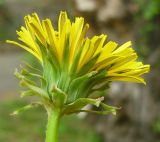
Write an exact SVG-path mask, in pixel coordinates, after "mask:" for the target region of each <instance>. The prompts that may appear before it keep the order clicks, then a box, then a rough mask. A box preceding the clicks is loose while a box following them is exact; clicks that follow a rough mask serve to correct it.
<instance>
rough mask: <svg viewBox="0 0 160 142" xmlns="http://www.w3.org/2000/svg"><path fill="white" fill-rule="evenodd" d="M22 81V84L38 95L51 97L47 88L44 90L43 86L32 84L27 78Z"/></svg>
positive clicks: (46, 97)
mask: <svg viewBox="0 0 160 142" xmlns="http://www.w3.org/2000/svg"><path fill="white" fill-rule="evenodd" d="M20 83H21V85H22V86H25V87H28V88H29V89H30V90H32V91H33V92H35V94H37V95H38V96H40V97H42V98H44V99H49V96H48V93H47V92H46V91H45V90H43V89H41V88H39V87H37V86H35V85H32V84H30V83H28V82H27V81H25V80H21V82H20Z"/></svg>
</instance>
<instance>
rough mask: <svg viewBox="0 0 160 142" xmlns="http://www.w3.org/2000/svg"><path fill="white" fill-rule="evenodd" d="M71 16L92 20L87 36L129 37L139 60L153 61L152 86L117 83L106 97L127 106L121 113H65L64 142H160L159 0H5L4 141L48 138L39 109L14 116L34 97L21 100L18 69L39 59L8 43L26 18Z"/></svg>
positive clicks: (0, 98) (1, 59)
mask: <svg viewBox="0 0 160 142" xmlns="http://www.w3.org/2000/svg"><path fill="white" fill-rule="evenodd" d="M61 10H66V11H67V12H68V14H69V16H70V18H71V19H74V18H73V17H74V16H83V17H85V21H86V22H88V23H89V24H90V30H89V32H88V36H92V35H94V34H101V33H104V34H107V35H108V39H107V40H108V41H109V40H115V41H117V42H118V43H119V44H122V43H124V42H126V41H128V40H131V41H132V42H133V48H134V49H135V50H136V51H137V53H138V55H139V60H142V61H143V62H144V63H147V64H151V72H150V73H149V74H147V75H145V79H146V82H147V85H146V86H144V85H141V84H133V83H119V82H114V83H112V85H111V88H110V90H108V91H107V92H106V93H107V96H106V98H105V101H106V102H107V103H108V104H112V105H115V106H122V109H121V110H119V111H118V114H117V116H112V115H108V116H97V115H92V114H87V115H86V114H80V115H78V116H77V115H72V116H66V117H64V118H63V121H62V124H61V127H60V141H61V142H160V87H159V84H160V0H0V142H43V141H44V137H45V124H46V118H47V115H46V113H45V111H44V110H43V108H34V109H32V110H28V111H26V112H24V113H21V114H20V115H18V116H14V117H13V116H10V115H9V114H10V113H12V111H14V110H15V109H17V108H20V107H22V106H24V105H26V104H27V103H28V102H31V101H32V99H31V98H25V99H20V97H19V93H20V88H19V87H18V80H17V79H16V78H15V77H14V75H13V72H14V70H15V68H16V67H17V68H18V67H19V64H20V63H22V62H23V61H26V60H27V61H28V62H30V63H31V64H34V59H33V57H31V56H30V55H28V54H27V53H26V52H24V51H23V50H21V49H20V48H19V47H15V46H10V45H8V44H6V43H5V40H6V39H16V30H17V29H19V28H20V26H21V25H23V24H24V23H23V17H24V16H25V15H27V14H31V13H32V12H37V13H38V14H39V15H40V17H41V18H45V17H47V18H48V17H49V18H51V19H52V21H53V23H54V26H55V27H56V26H57V25H56V23H57V19H58V15H59V12H60V11H61Z"/></svg>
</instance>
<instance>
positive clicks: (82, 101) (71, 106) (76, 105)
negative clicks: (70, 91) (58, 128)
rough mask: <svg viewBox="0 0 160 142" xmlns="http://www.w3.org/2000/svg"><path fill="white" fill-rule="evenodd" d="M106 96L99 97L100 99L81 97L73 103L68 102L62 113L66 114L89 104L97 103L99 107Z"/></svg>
mask: <svg viewBox="0 0 160 142" xmlns="http://www.w3.org/2000/svg"><path fill="white" fill-rule="evenodd" d="M103 99H104V97H101V98H98V99H91V98H79V99H77V100H76V101H74V102H73V103H70V104H67V105H65V106H64V109H63V111H62V113H64V114H69V113H74V112H76V111H78V110H80V109H82V108H83V107H85V106H86V105H88V104H92V105H95V106H97V107H99V105H100V103H101V101H103Z"/></svg>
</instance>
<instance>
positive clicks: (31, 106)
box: [11, 102, 42, 115]
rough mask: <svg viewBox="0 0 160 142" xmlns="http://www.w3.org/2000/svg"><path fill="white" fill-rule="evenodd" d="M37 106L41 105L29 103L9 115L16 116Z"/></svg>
mask: <svg viewBox="0 0 160 142" xmlns="http://www.w3.org/2000/svg"><path fill="white" fill-rule="evenodd" d="M39 105H42V104H41V103H39V102H34V103H31V104H29V105H26V106H24V107H22V108H20V109H18V110H16V111H14V112H13V113H11V115H18V114H19V113H21V112H23V111H26V110H29V109H31V108H33V107H38V106H39Z"/></svg>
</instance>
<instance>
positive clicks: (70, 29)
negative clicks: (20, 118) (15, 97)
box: [7, 12, 150, 142]
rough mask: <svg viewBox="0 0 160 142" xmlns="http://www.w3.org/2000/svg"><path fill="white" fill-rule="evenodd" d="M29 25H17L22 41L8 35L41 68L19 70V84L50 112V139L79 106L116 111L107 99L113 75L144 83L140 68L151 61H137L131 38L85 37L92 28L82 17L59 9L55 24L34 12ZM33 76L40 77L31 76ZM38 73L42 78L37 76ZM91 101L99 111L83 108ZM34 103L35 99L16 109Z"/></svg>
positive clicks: (28, 18) (144, 68) (27, 19)
mask: <svg viewBox="0 0 160 142" xmlns="http://www.w3.org/2000/svg"><path fill="white" fill-rule="evenodd" d="M24 20H25V26H22V27H21V29H20V31H17V34H18V36H19V37H18V39H19V41H20V42H16V41H10V40H7V42H8V43H12V44H15V45H18V46H20V47H22V48H23V49H25V50H26V51H28V52H29V53H31V54H32V55H33V56H35V57H36V59H37V60H38V61H39V63H40V65H41V67H42V69H41V70H39V69H35V68H33V67H32V66H31V65H29V68H22V69H21V71H20V72H18V71H16V73H15V74H16V76H17V77H18V78H19V79H20V84H21V85H22V86H25V87H26V88H28V90H27V91H25V92H23V93H22V96H30V95H33V96H38V97H39V98H40V100H41V102H40V103H38V104H42V105H44V107H45V108H46V110H47V112H48V124H47V131H46V142H57V141H58V126H59V123H60V118H61V117H62V116H63V115H67V114H72V113H77V112H92V113H98V114H108V113H112V114H115V113H116V109H117V108H116V107H112V106H109V105H106V104H104V103H103V102H102V101H103V96H104V95H105V93H104V91H105V90H106V88H108V86H109V84H110V83H111V82H112V81H129V82H136V83H143V84H145V81H144V79H143V78H142V77H141V75H142V74H144V73H147V72H149V68H150V66H149V65H143V63H142V62H138V61H137V54H136V53H135V51H134V49H133V48H132V47H131V46H132V45H131V42H130V41H129V42H126V43H124V44H123V45H120V46H119V45H118V44H117V43H116V42H114V41H109V42H107V43H105V40H106V35H103V34H102V35H100V36H94V37H92V38H88V37H86V32H87V30H88V28H89V25H88V24H85V23H84V18H82V17H76V18H75V21H74V22H71V20H70V19H69V18H68V16H67V14H66V12H61V13H60V16H59V21H58V29H57V30H56V29H55V28H54V27H53V25H52V23H51V20H50V19H45V20H42V21H41V20H40V19H39V17H38V15H37V14H36V13H33V14H32V15H28V16H26V17H25V18H24ZM35 72H36V73H35ZM33 78H36V80H35V79H33ZM37 79H38V80H40V82H37ZM88 104H91V105H95V106H97V107H99V106H100V107H102V110H101V111H94V110H86V109H83V108H84V107H85V106H86V105H88ZM33 106H36V104H35V103H33V104H30V105H28V106H25V107H24V108H22V109H20V110H18V111H15V112H14V114H16V113H18V112H19V111H21V110H25V109H28V108H30V107H33Z"/></svg>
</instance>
